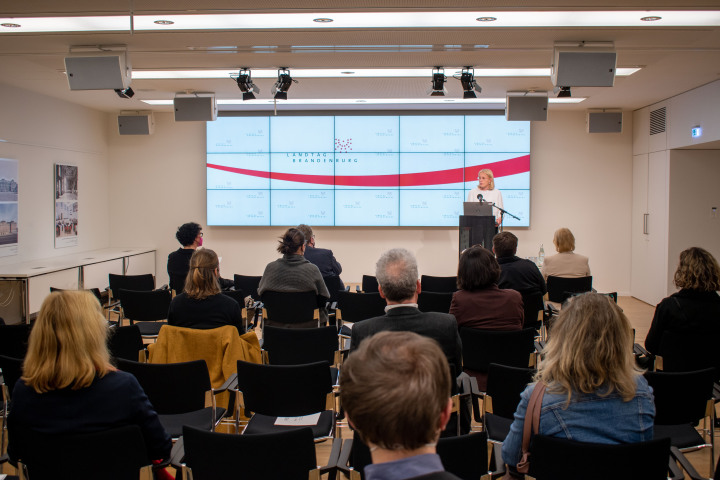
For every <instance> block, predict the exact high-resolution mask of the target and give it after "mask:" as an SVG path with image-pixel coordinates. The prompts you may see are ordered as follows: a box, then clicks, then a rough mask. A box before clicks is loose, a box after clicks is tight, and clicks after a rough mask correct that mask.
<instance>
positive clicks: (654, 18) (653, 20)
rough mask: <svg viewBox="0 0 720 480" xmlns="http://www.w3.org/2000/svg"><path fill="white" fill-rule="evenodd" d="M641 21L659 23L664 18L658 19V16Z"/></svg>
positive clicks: (644, 18) (643, 18)
mask: <svg viewBox="0 0 720 480" xmlns="http://www.w3.org/2000/svg"><path fill="white" fill-rule="evenodd" d="M640 20H642V21H643V22H657V21H658V20H662V17H656V16H650V17H642V18H641V19H640Z"/></svg>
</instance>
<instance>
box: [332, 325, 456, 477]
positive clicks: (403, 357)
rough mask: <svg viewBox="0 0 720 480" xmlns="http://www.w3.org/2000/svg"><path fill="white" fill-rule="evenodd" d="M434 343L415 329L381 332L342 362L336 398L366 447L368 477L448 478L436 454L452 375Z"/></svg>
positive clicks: (449, 403)
mask: <svg viewBox="0 0 720 480" xmlns="http://www.w3.org/2000/svg"><path fill="white" fill-rule="evenodd" d="M449 370H450V369H449V366H448V363H447V361H446V360H445V355H444V354H443V352H442V350H440V347H439V346H438V344H437V343H436V342H435V341H433V340H431V339H429V338H426V337H423V336H420V335H418V334H416V333H413V332H381V333H377V334H375V335H373V336H372V337H370V338H368V339H366V340H365V341H363V342H362V344H360V347H359V348H358V349H357V350H356V351H355V352H354V353H353V354H352V355H350V356H349V357H348V359H347V360H346V361H345V362H344V363H343V371H342V375H341V376H340V400H341V402H342V405H343V407H344V408H345V412H346V414H347V419H348V423H349V424H350V426H351V427H352V428H353V429H354V430H355V435H357V436H359V437H360V438H362V440H363V441H364V442H365V443H366V444H367V445H368V447H369V448H370V454H371V456H372V464H371V465H367V466H366V467H365V469H364V473H365V478H366V479H367V480H373V479H384V478H387V479H389V478H392V479H396V480H409V479H420V478H422V479H424V480H434V479H446V480H456V479H457V477H455V476H454V475H452V474H450V473H447V472H445V469H444V468H443V464H442V462H441V461H440V457H439V456H438V455H437V453H435V445H436V444H437V441H438V438H439V437H440V432H442V431H443V429H444V428H445V425H446V424H447V422H448V419H449V418H450V414H451V412H452V400H451V399H450V382H451V378H450V374H449Z"/></svg>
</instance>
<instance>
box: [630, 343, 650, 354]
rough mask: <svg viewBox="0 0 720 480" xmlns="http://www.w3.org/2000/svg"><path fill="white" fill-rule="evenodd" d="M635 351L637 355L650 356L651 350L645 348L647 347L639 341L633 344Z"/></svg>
mask: <svg viewBox="0 0 720 480" xmlns="http://www.w3.org/2000/svg"><path fill="white" fill-rule="evenodd" d="M633 353H634V354H635V355H644V356H646V357H649V356H650V352H648V351H647V350H645V348H644V347H643V346H642V345H640V344H639V343H635V344H633Z"/></svg>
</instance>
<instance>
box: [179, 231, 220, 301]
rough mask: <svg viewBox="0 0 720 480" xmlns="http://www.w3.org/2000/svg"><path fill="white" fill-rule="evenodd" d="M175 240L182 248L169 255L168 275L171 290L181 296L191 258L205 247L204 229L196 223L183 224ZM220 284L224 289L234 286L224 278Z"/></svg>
mask: <svg viewBox="0 0 720 480" xmlns="http://www.w3.org/2000/svg"><path fill="white" fill-rule="evenodd" d="M175 238H177V240H178V242H180V245H182V247H181V248H178V249H177V250H175V251H174V252H172V253H170V255H168V261H167V273H168V277H169V278H170V288H171V289H172V290H175V293H176V294H178V295H179V294H181V293H182V292H183V289H184V288H185V277H187V274H188V270H190V257H192V255H193V253H194V252H195V250H197V248H198V247H202V245H203V232H202V227H201V226H200V224H198V223H195V222H189V223H183V224H182V225H180V226H179V227H178V229H177V232H175ZM218 283H219V284H220V288H222V289H228V288H231V287H232V286H233V281H232V280H226V279H224V278H219V279H218Z"/></svg>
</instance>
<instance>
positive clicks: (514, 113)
mask: <svg viewBox="0 0 720 480" xmlns="http://www.w3.org/2000/svg"><path fill="white" fill-rule="evenodd" d="M547 107H548V96H547V93H534V92H531V93H528V92H508V93H507V96H506V97H505V118H506V119H507V120H509V121H535V122H544V121H546V120H547Z"/></svg>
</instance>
